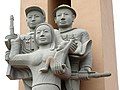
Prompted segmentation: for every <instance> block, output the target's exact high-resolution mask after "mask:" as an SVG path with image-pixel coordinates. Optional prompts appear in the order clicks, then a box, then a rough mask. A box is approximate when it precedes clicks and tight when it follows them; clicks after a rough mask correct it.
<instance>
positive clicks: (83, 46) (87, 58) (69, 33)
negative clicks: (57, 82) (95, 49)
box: [53, 4, 110, 90]
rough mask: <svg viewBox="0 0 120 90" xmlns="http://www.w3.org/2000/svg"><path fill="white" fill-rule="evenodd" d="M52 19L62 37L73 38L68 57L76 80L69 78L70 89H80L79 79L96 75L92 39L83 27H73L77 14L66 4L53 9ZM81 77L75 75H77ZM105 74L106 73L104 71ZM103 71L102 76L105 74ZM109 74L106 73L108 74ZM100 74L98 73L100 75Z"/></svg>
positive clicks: (66, 39)
mask: <svg viewBox="0 0 120 90" xmlns="http://www.w3.org/2000/svg"><path fill="white" fill-rule="evenodd" d="M53 16H54V21H55V23H56V24H57V26H58V30H59V31H60V34H61V36H62V39H63V40H65V41H69V40H70V39H73V41H74V44H73V47H71V48H70V50H71V51H72V52H69V59H70V64H71V71H72V73H76V74H75V78H76V79H77V80H71V83H72V90H80V89H79V87H80V81H79V79H80V80H87V79H89V78H92V77H91V75H93V77H94V78H95V77H97V74H96V72H93V71H91V70H92V49H91V45H92V40H90V38H89V34H88V32H87V31H86V30H85V29H82V28H73V27H72V25H73V22H74V19H75V18H76V16H77V13H76V11H75V10H74V9H73V8H71V7H70V6H68V5H65V4H63V5H60V6H58V7H57V8H55V9H54V12H53ZM77 74H79V75H81V77H77V76H79V75H77ZM106 75H107V73H106ZM106 75H105V73H104V74H103V76H106ZM109 75H110V74H109V73H108V76H109ZM101 76H102V74H101V75H100V77H101ZM75 78H74V79H75Z"/></svg>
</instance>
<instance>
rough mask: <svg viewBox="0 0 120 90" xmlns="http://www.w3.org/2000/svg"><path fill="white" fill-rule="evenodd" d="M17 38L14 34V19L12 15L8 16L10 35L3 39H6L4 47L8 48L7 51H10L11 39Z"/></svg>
mask: <svg viewBox="0 0 120 90" xmlns="http://www.w3.org/2000/svg"><path fill="white" fill-rule="evenodd" d="M15 38H17V34H14V17H13V15H11V16H10V35H7V36H6V37H5V39H8V40H7V41H5V44H6V47H7V48H8V50H10V49H11V44H10V40H11V39H15Z"/></svg>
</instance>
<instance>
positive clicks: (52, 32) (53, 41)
mask: <svg viewBox="0 0 120 90" xmlns="http://www.w3.org/2000/svg"><path fill="white" fill-rule="evenodd" d="M43 25H44V26H45V25H46V26H48V27H49V28H50V30H51V36H52V37H51V46H50V49H51V50H54V49H55V48H56V45H55V42H56V40H55V34H54V28H53V27H52V26H51V25H50V24H48V23H41V24H38V25H37V26H36V28H35V31H34V42H35V45H37V49H38V43H37V42H36V30H37V28H38V27H39V26H43Z"/></svg>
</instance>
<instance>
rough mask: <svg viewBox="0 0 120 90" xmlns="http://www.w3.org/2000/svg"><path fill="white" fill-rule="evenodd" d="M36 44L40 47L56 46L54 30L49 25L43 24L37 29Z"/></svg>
mask: <svg viewBox="0 0 120 90" xmlns="http://www.w3.org/2000/svg"><path fill="white" fill-rule="evenodd" d="M34 36H35V42H36V43H37V45H38V46H40V45H48V44H50V45H51V47H54V46H55V38H54V36H55V35H54V30H53V27H52V26H51V25H50V24H48V23H41V24H39V25H37V26H36V28H35V35H34Z"/></svg>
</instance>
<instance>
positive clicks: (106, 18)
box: [19, 0, 118, 90]
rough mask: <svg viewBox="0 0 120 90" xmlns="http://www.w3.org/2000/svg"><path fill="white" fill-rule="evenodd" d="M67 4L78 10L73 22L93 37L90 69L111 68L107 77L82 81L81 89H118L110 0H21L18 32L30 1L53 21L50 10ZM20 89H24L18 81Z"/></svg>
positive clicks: (103, 69) (103, 70)
mask: <svg viewBox="0 0 120 90" xmlns="http://www.w3.org/2000/svg"><path fill="white" fill-rule="evenodd" d="M64 3H66V4H69V5H71V7H73V8H74V9H75V10H76V12H77V18H76V19H75V22H74V26H73V27H77V28H84V29H86V30H87V31H88V33H89V34H90V38H91V39H92V41H93V44H92V51H93V71H98V72H105V71H108V72H111V74H112V76H110V77H107V78H99V79H90V80H88V81H81V84H80V90H118V81H117V68H116V57H115V41H114V27H113V12H112V1H111V0H91V1H90V0H71V1H69V2H67V0H62V1H61V2H57V1H56V0H27V1H26V0H21V17H20V18H21V19H20V20H21V21H20V22H21V23H20V24H21V27H20V28H21V34H22V33H26V32H27V25H26V16H25V12H24V11H25V8H27V7H29V6H33V5H37V6H40V7H42V8H43V9H44V10H45V13H46V16H47V22H49V23H50V24H52V25H53V26H54V27H56V25H55V24H54V22H53V18H52V12H53V9H54V8H55V7H57V6H58V5H59V4H64ZM19 90H24V87H23V85H22V81H20V88H19Z"/></svg>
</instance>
